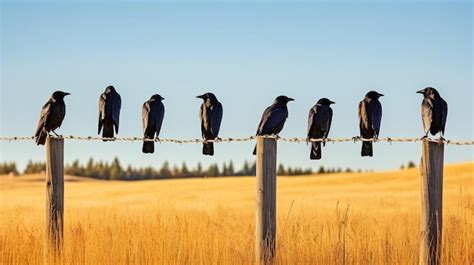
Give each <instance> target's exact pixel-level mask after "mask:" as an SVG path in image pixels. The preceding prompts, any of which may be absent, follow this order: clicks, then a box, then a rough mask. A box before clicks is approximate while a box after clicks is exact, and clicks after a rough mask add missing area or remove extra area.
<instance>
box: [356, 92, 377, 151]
mask: <svg viewBox="0 0 474 265" xmlns="http://www.w3.org/2000/svg"><path fill="white" fill-rule="evenodd" d="M382 96H383V95H382V94H380V93H378V92H376V91H370V92H369V93H367V94H366V95H365V98H364V99H363V100H362V101H361V102H360V103H359V128H360V136H361V137H362V138H366V139H368V138H374V139H377V138H378V137H379V133H380V123H381V121H382V104H380V101H379V98H380V97H382ZM361 155H362V156H373V150H372V142H362V151H361Z"/></svg>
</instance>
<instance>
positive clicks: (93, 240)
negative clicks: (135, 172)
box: [0, 162, 474, 264]
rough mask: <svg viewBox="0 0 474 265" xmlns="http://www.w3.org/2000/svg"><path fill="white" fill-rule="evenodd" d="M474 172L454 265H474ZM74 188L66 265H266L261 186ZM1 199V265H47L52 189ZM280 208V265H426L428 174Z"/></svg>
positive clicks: (10, 187) (14, 185)
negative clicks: (257, 239) (261, 258)
mask: <svg viewBox="0 0 474 265" xmlns="http://www.w3.org/2000/svg"><path fill="white" fill-rule="evenodd" d="M473 172H474V163H472V162H471V163H464V164H457V165H448V166H446V168H445V180H444V198H443V201H444V213H443V215H444V226H443V250H442V260H443V263H444V264H472V261H473V260H474V236H473V235H474V233H473V232H474V227H473V226H474V225H473V214H474V203H473V174H474V173H473ZM68 180H69V181H67V182H66V184H65V209H66V210H65V225H64V236H65V239H64V260H63V261H64V263H65V264H252V263H253V262H254V229H255V212H254V211H255V201H254V200H255V193H256V191H255V179H254V178H250V177H247V178H220V179H209V178H208V179H188V180H165V181H141V182H119V181H114V182H112V181H110V182H106V181H94V180H84V179H80V178H74V177H68ZM0 192H1V194H0V199H1V200H0V227H1V236H0V262H1V263H2V264H41V263H42V262H43V239H44V226H45V213H44V208H45V207H44V204H45V201H44V200H45V199H44V198H45V184H44V182H43V178H42V177H41V176H24V177H19V178H15V179H11V178H8V177H6V176H0ZM277 199H278V204H277V205H278V212H277V213H278V227H277V258H276V263H277V264H342V263H343V262H344V261H345V262H346V263H347V264H416V263H417V262H418V238H419V216H420V181H419V173H418V170H417V169H410V170H404V171H396V172H380V173H360V174H334V175H326V176H323V177H308V176H306V177H279V178H278V191H277ZM346 211H347V222H343V220H344V213H345V212H346Z"/></svg>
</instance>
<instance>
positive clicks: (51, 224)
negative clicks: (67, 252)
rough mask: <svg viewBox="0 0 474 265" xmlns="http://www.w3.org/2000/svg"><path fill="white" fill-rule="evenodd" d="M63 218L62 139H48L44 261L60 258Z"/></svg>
mask: <svg viewBox="0 0 474 265" xmlns="http://www.w3.org/2000/svg"><path fill="white" fill-rule="evenodd" d="M63 218H64V139H63V138H51V137H48V139H47V140H46V242H45V259H46V260H51V259H58V258H59V257H60V256H61V249H62V242H63V224H64V221H63ZM48 263H49V262H48Z"/></svg>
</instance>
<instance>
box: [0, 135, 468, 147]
mask: <svg viewBox="0 0 474 265" xmlns="http://www.w3.org/2000/svg"><path fill="white" fill-rule="evenodd" d="M49 137H54V138H64V139H68V140H80V141H117V142H135V141H146V142H159V143H176V144H199V143H231V142H249V141H253V140H255V138H256V136H248V137H229V138H216V139H214V140H210V139H209V140H203V139H184V140H180V139H173V138H156V139H152V138H144V137H113V138H107V137H100V136H73V135H65V136H60V137H56V136H51V135H50V136H49ZM262 137H265V138H273V139H276V140H280V141H283V142H290V143H310V142H331V143H343V142H354V143H356V142H387V143H390V144H392V143H410V142H412V143H414V142H420V141H423V140H428V141H430V142H435V143H444V144H449V145H474V141H472V140H467V141H453V140H446V139H444V138H442V139H432V138H427V137H424V138H393V137H386V138H361V137H360V136H354V137H348V138H298V137H281V136H279V135H262ZM34 139H35V137H34V136H0V141H9V142H12V141H29V140H34Z"/></svg>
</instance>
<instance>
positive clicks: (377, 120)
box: [369, 100, 382, 137]
mask: <svg viewBox="0 0 474 265" xmlns="http://www.w3.org/2000/svg"><path fill="white" fill-rule="evenodd" d="M369 106H370V108H369V113H370V117H371V118H370V120H371V122H372V129H373V130H374V131H375V133H376V135H375V136H376V137H378V136H379V133H380V124H381V122H382V104H380V101H378V100H372V101H371V102H370V104H369Z"/></svg>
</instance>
